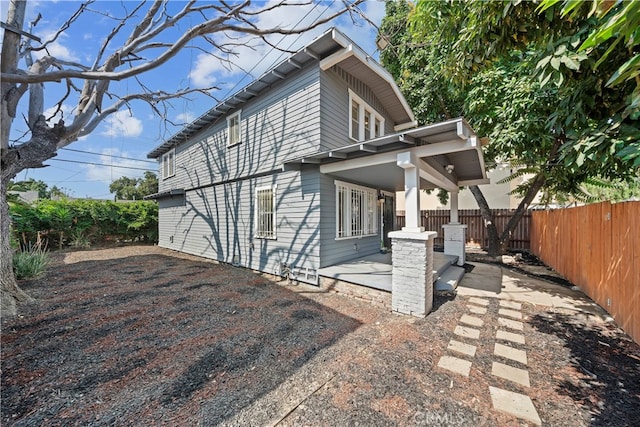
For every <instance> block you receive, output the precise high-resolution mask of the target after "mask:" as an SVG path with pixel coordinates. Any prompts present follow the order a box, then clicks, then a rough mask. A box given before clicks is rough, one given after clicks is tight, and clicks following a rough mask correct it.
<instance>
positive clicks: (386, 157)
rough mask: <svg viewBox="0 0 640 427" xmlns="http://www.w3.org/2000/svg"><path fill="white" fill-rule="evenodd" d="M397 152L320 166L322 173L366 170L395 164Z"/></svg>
mask: <svg viewBox="0 0 640 427" xmlns="http://www.w3.org/2000/svg"><path fill="white" fill-rule="evenodd" d="M397 154H398V153H397V152H395V151H391V152H388V153H380V154H373V155H371V156H365V157H358V158H357V159H347V160H343V161H340V162H335V163H328V164H324V165H320V172H321V173H335V172H342V171H347V170H351V169H359V168H366V167H368V166H377V165H384V164H386V163H395V162H396V156H397Z"/></svg>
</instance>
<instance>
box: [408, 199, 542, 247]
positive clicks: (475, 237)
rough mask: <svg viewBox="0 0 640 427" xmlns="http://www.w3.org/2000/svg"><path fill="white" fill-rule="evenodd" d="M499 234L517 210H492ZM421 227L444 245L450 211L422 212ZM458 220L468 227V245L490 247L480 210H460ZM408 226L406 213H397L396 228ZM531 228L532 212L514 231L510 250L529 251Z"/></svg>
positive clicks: (436, 242)
mask: <svg viewBox="0 0 640 427" xmlns="http://www.w3.org/2000/svg"><path fill="white" fill-rule="evenodd" d="M492 212H493V215H494V218H495V223H496V227H497V229H498V234H500V233H502V231H503V230H504V228H505V227H506V225H507V223H508V222H509V220H510V219H511V217H512V216H513V213H514V212H515V210H512V209H493V210H492ZM420 217H421V225H422V226H423V227H424V228H425V230H430V231H435V232H437V233H438V236H437V237H436V238H435V242H434V243H435V244H436V245H440V246H442V245H444V234H443V230H442V226H443V225H445V224H448V223H449V217H450V211H449V210H448V209H447V210H445V209H434V210H423V211H421V215H420ZM458 220H459V221H460V223H461V224H466V226H467V243H471V244H478V245H480V246H481V247H483V248H486V247H487V246H488V245H489V236H488V235H487V232H486V227H485V226H484V219H483V218H482V214H481V213H480V210H479V209H460V210H459V211H458ZM405 225H406V221H405V213H404V211H398V212H397V213H396V227H397V229H398V230H399V229H401V228H402V227H404V226H405ZM530 227H531V212H529V211H527V212H526V213H525V214H524V215H523V217H522V219H521V220H520V222H519V223H518V226H517V227H516V229H515V230H514V231H513V234H512V236H511V241H510V242H509V248H510V249H529V247H530V241H529V229H530Z"/></svg>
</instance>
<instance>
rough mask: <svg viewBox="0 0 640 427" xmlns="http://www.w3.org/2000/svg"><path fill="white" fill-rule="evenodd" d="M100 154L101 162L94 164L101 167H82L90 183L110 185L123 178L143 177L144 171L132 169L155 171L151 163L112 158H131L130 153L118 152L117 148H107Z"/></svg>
mask: <svg viewBox="0 0 640 427" xmlns="http://www.w3.org/2000/svg"><path fill="white" fill-rule="evenodd" d="M100 153H101V154H102V155H101V156H100V157H99V160H97V161H94V163H101V165H100V166H98V165H83V166H82V167H83V168H84V169H85V171H86V178H87V180H89V181H102V182H104V183H107V184H110V183H112V182H113V181H114V180H116V179H118V178H121V177H123V176H128V177H130V178H139V177H141V176H143V174H144V171H142V170H139V169H131V168H143V169H154V167H153V165H152V164H151V163H147V162H143V161H136V160H127V159H121V158H118V157H111V156H120V157H131V155H130V154H129V153H127V152H125V151H120V150H117V149H115V148H105V149H103V150H101V151H100Z"/></svg>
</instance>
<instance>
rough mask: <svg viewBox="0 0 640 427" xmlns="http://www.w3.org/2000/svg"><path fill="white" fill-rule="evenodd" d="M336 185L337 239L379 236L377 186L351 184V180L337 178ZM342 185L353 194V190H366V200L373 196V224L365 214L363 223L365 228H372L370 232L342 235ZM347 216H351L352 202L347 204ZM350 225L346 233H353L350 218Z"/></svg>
mask: <svg viewBox="0 0 640 427" xmlns="http://www.w3.org/2000/svg"><path fill="white" fill-rule="evenodd" d="M334 183H335V186H336V237H335V240H348V239H360V238H363V237H371V236H377V235H378V216H379V213H378V203H377V202H378V200H377V199H378V192H377V190H376V189H375V188H370V187H364V186H362V185H357V184H351V183H349V182H344V181H338V180H335V181H334ZM340 187H342V188H346V189H348V190H349V193H348V194H351V190H360V191H364V192H365V194H366V196H367V198H366V200H369V196H373V202H372V204H373V215H372V218H371V220H372V224H371V226H369V216H368V215H364V221H365V223H364V224H363V229H364V230H371V231H370V232H369V233H366V234H365V233H364V232H363V234H358V235H355V236H352V235H349V236H340V223H339V218H340V203H339V201H338V198H339V197H340V196H339V191H340ZM348 199H351V198H350V197H348ZM344 216H345V217H346V218H351V203H348V204H347V205H346V212H345V215H344ZM348 224H349V227H348V229H346V230H345V232H346V233H349V234H351V221H350V220H349V222H348Z"/></svg>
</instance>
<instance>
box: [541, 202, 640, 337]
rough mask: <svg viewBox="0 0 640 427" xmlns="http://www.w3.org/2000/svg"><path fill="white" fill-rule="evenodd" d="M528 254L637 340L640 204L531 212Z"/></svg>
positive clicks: (639, 330)
mask: <svg viewBox="0 0 640 427" xmlns="http://www.w3.org/2000/svg"><path fill="white" fill-rule="evenodd" d="M530 230H531V233H530V235H531V236H530V238H531V251H532V252H533V253H534V254H536V255H537V256H538V257H539V258H540V259H541V260H542V261H543V262H545V263H546V264H547V265H549V266H551V267H552V268H554V269H555V270H556V271H558V272H559V273H560V274H562V275H563V276H565V277H566V278H567V279H568V280H570V281H571V282H572V283H574V284H576V285H577V286H579V287H580V288H581V289H582V290H584V292H585V293H586V294H587V295H589V296H590V297H591V298H592V299H593V300H594V301H596V302H597V303H598V304H600V306H602V307H603V308H604V309H605V310H607V311H608V312H609V313H610V314H611V315H612V316H613V318H614V319H616V322H617V323H618V324H619V325H620V326H621V327H622V328H623V329H624V330H625V331H626V332H627V333H628V334H629V335H630V336H631V337H632V338H633V339H634V340H635V341H636V342H640V202H625V203H618V204H613V205H612V204H610V203H608V202H605V203H598V204H592V205H587V206H581V207H577V208H569V209H558V210H553V211H534V212H533V214H532V218H531V227H530Z"/></svg>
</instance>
